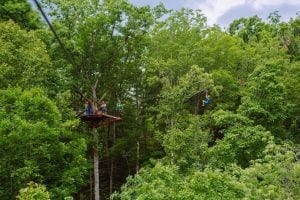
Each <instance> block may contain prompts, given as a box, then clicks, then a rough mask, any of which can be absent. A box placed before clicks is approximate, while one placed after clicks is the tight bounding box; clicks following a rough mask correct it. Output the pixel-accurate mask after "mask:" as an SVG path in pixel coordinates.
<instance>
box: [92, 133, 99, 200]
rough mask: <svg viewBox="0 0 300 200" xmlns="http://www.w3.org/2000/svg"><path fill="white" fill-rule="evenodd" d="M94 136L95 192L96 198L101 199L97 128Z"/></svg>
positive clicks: (96, 199)
mask: <svg viewBox="0 0 300 200" xmlns="http://www.w3.org/2000/svg"><path fill="white" fill-rule="evenodd" d="M93 137H94V148H93V151H94V152H93V154H94V192H95V200H100V194H99V154H98V135H97V129H96V128H94V129H93Z"/></svg>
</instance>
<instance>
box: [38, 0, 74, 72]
mask: <svg viewBox="0 0 300 200" xmlns="http://www.w3.org/2000/svg"><path fill="white" fill-rule="evenodd" d="M33 1H34V3H35V5H36V7H37V8H38V10H39V11H40V12H41V14H42V15H43V17H44V19H45V21H46V22H47V24H48V26H49V27H50V29H51V31H52V33H53V34H54V37H55V38H56V40H57V41H58V43H59V45H60V47H61V48H62V49H63V51H64V53H65V56H66V57H67V59H68V61H69V62H70V63H71V64H72V65H73V66H75V63H74V62H73V59H72V56H71V54H70V53H69V52H68V50H67V49H66V48H65V46H64V44H63V43H62V41H61V40H60V39H59V37H58V35H57V33H56V31H55V29H54V28H53V26H52V24H51V22H50V21H49V19H48V17H47V15H46V14H45V12H44V10H43V8H42V7H41V5H40V3H39V2H38V1H37V0H33Z"/></svg>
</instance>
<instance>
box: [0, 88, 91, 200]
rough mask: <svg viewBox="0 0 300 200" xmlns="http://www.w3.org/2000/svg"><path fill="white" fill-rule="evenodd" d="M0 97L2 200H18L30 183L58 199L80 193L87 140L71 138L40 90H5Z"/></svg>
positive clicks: (72, 136) (56, 111)
mask: <svg viewBox="0 0 300 200" xmlns="http://www.w3.org/2000/svg"><path fill="white" fill-rule="evenodd" d="M0 97H1V98H0V108H1V110H0V149H1V150H0V152H1V153H0V155H1V156H0V158H1V161H2V162H1V163H0V176H1V178H2V180H3V181H4V182H3V183H4V184H3V185H2V186H1V187H0V191H1V192H0V195H1V196H0V198H2V199H10V198H13V197H15V196H16V192H17V191H18V190H19V189H20V188H23V187H25V184H26V183H28V182H29V181H35V182H38V183H42V182H43V183H45V184H47V186H48V187H49V188H50V189H49V191H50V192H51V194H52V195H53V196H54V197H57V198H60V197H61V198H63V197H65V196H69V195H70V194H72V193H74V192H76V191H77V187H78V186H80V185H82V184H84V183H85V175H86V172H87V160H86V158H85V157H84V155H85V151H86V148H87V145H86V141H85V140H83V139H82V138H81V137H79V135H77V133H73V134H70V130H69V129H68V127H66V126H64V125H63V122H62V121H61V113H60V112H59V110H58V108H57V107H56V105H55V103H54V102H53V101H51V100H50V99H49V98H48V97H47V96H46V95H45V93H44V92H43V91H42V90H41V89H37V88H33V89H30V90H25V91H22V90H21V89H20V88H11V89H7V90H0ZM75 147H76V150H74V149H75ZM12 183H13V185H12ZM9 187H10V188H11V190H7V188H9ZM24 195H25V194H24ZM24 198H25V197H24Z"/></svg>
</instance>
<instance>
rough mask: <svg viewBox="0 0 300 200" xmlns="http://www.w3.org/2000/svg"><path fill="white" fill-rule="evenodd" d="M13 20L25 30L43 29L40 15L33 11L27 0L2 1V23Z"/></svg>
mask: <svg viewBox="0 0 300 200" xmlns="http://www.w3.org/2000/svg"><path fill="white" fill-rule="evenodd" d="M10 19H11V20H13V21H14V22H15V23H17V24H19V25H20V26H21V27H22V28H25V29H37V28H39V27H41V21H40V19H39V16H38V14H37V13H36V12H35V11H33V10H32V8H31V5H30V3H29V2H28V1H27V0H18V1H16V0H2V1H1V3H0V21H7V20H10Z"/></svg>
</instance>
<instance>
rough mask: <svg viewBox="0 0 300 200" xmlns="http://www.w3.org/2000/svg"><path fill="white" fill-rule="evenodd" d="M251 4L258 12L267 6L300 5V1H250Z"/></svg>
mask: <svg viewBox="0 0 300 200" xmlns="http://www.w3.org/2000/svg"><path fill="white" fill-rule="evenodd" d="M249 3H250V4H252V5H253V8H254V9H256V10H261V9H263V8H264V7H265V6H279V5H283V4H287V5H300V1H299V0H249Z"/></svg>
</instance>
